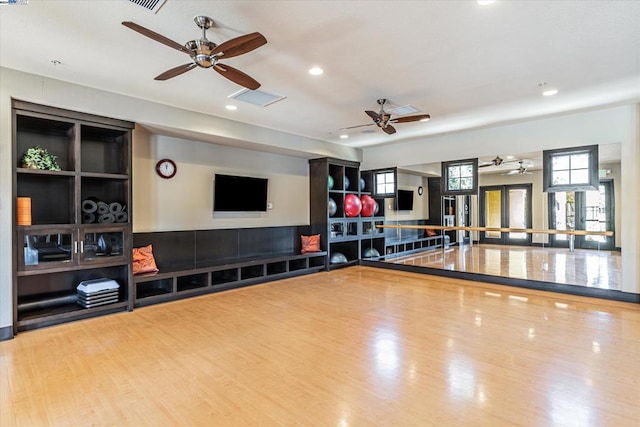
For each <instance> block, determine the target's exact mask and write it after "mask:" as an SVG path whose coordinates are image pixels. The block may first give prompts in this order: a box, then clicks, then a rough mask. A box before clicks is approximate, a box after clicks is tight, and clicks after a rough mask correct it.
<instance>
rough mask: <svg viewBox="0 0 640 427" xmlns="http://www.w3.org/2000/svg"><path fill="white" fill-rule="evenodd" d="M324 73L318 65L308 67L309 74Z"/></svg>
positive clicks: (318, 74) (317, 74)
mask: <svg viewBox="0 0 640 427" xmlns="http://www.w3.org/2000/svg"><path fill="white" fill-rule="evenodd" d="M323 73H324V70H323V69H322V68H320V67H311V68H310V69H309V74H311V75H312V76H320V75H322V74H323Z"/></svg>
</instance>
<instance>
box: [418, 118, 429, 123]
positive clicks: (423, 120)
mask: <svg viewBox="0 0 640 427" xmlns="http://www.w3.org/2000/svg"><path fill="white" fill-rule="evenodd" d="M429 120H431V117H425V118H424V119H420V120H418V121H419V122H428V121H429Z"/></svg>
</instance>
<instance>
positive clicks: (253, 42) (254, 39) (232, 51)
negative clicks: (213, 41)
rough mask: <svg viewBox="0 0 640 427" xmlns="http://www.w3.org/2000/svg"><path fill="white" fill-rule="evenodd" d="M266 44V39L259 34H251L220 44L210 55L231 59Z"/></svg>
mask: <svg viewBox="0 0 640 427" xmlns="http://www.w3.org/2000/svg"><path fill="white" fill-rule="evenodd" d="M264 44H267V39H266V38H265V37H264V36H263V35H262V34H260V33H251V34H247V35H244V36H240V37H236V38H235V39H231V40H227V41H226V42H224V43H221V44H220V45H219V46H217V47H216V48H215V49H213V51H212V52H211V54H212V55H220V57H221V58H224V59H226V58H232V57H234V56H238V55H242V54H243V53H247V52H251V51H252V50H254V49H257V48H259V47H260V46H262V45H264Z"/></svg>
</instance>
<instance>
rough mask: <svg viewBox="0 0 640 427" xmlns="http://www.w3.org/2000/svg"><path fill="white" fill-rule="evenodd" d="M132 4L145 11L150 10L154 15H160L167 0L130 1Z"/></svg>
mask: <svg viewBox="0 0 640 427" xmlns="http://www.w3.org/2000/svg"><path fill="white" fill-rule="evenodd" d="M129 1H130V2H131V3H135V4H137V5H138V6H142V7H144V8H145V9H149V10H150V11H152V12H153V13H158V11H159V10H160V8H161V7H162V5H163V4H164V3H165V2H166V1H167V0H129Z"/></svg>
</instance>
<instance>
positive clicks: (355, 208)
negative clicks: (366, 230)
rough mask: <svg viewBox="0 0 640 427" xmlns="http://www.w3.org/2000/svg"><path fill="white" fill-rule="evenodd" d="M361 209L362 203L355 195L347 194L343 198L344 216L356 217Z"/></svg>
mask: <svg viewBox="0 0 640 427" xmlns="http://www.w3.org/2000/svg"><path fill="white" fill-rule="evenodd" d="M361 209H362V203H360V199H359V198H358V196H356V195H355V194H347V195H346V196H345V197H344V214H345V215H346V216H358V214H359V213H360V210H361Z"/></svg>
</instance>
